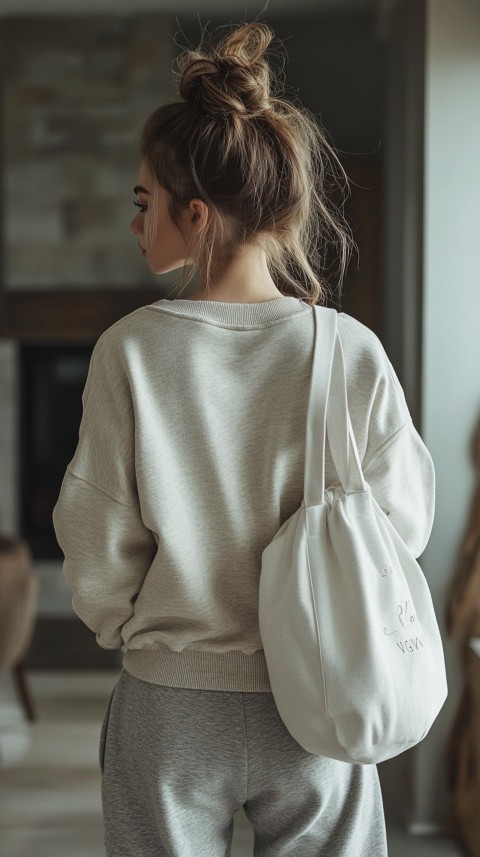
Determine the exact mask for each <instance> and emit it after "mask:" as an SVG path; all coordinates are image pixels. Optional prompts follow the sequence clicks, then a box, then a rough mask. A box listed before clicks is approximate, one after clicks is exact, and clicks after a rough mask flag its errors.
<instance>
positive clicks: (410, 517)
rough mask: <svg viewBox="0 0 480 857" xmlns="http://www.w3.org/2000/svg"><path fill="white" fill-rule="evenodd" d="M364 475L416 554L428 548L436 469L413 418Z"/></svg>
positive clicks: (393, 438) (392, 521) (368, 466)
mask: <svg viewBox="0 0 480 857" xmlns="http://www.w3.org/2000/svg"><path fill="white" fill-rule="evenodd" d="M363 475H364V477H365V480H366V481H367V482H368V484H369V485H370V488H371V491H372V494H373V496H374V497H375V500H376V501H377V503H378V505H379V506H380V507H381V509H383V511H384V512H385V513H386V514H387V515H388V516H389V519H390V521H391V523H392V524H393V526H394V527H395V529H396V530H397V532H398V533H399V535H400V536H401V537H402V539H403V541H404V542H405V544H406V545H407V547H408V548H409V549H410V551H411V552H412V554H413V556H414V557H416V558H418V557H419V556H420V555H421V554H422V553H423V551H424V550H425V548H426V546H427V543H428V540H429V538H430V534H431V531H432V527H433V520H434V516H435V469H434V465H433V461H432V458H431V456H430V453H429V452H428V449H427V448H426V446H425V444H424V443H423V440H422V438H421V437H420V435H419V433H418V432H417V430H416V428H415V426H414V425H413V422H412V419H411V418H409V419H408V421H407V422H406V423H405V424H404V425H403V427H402V428H400V429H399V430H398V431H397V432H396V434H395V435H394V436H393V437H392V438H390V439H389V441H388V442H387V443H386V444H385V445H384V446H383V447H382V448H381V449H380V450H379V451H378V452H377V454H376V455H374V457H373V458H372V459H371V461H370V462H369V463H368V465H367V466H366V467H365V466H364V467H363Z"/></svg>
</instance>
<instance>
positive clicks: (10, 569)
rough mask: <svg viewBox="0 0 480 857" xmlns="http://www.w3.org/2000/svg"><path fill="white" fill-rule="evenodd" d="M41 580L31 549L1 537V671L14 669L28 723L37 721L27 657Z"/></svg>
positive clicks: (17, 540) (21, 543)
mask: <svg viewBox="0 0 480 857" xmlns="http://www.w3.org/2000/svg"><path fill="white" fill-rule="evenodd" d="M37 598H38V578H37V576H36V575H35V573H34V570H33V564H32V556H31V552H30V548H29V547H28V545H27V544H26V542H24V541H22V540H21V539H13V538H8V537H5V536H0V669H10V670H11V671H12V676H13V681H14V685H15V688H16V690H17V693H18V696H19V699H20V703H21V705H22V709H23V711H24V713H25V716H26V718H27V720H28V721H29V722H30V723H33V722H34V721H35V720H36V719H37V716H36V712H35V707H34V704H33V700H32V697H31V694H30V691H29V688H28V685H27V680H26V673H25V655H26V653H27V650H28V647H29V645H30V642H31V639H32V635H33V631H34V628H35V619H36V606H37Z"/></svg>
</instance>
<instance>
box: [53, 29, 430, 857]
mask: <svg viewBox="0 0 480 857" xmlns="http://www.w3.org/2000/svg"><path fill="white" fill-rule="evenodd" d="M272 35H273V34H272V32H271V31H270V29H269V28H268V27H267V26H265V25H263V24H259V23H248V24H244V25H241V26H239V27H236V28H233V29H232V30H231V31H229V32H228V33H226V34H225V33H222V38H221V39H220V40H219V41H217V42H216V43H214V42H210V43H206V42H203V43H202V44H201V45H200V47H199V48H198V50H197V51H192V52H186V53H184V54H183V55H182V56H181V57H180V60H179V83H180V94H181V96H182V100H181V101H179V102H178V103H175V104H170V105H167V106H163V107H160V108H159V109H158V110H156V111H155V112H154V113H153V114H152V116H150V118H149V119H148V121H147V123H146V125H145V128H144V130H143V135H142V143H141V150H142V159H141V164H140V170H139V175H138V179H137V185H136V187H135V192H136V195H137V200H136V202H135V204H136V205H137V206H138V212H137V214H136V216H135V218H134V219H133V221H132V223H131V230H132V231H133V233H134V234H135V236H136V238H137V240H138V244H139V247H140V249H141V251H142V252H143V254H144V256H145V258H146V259H147V260H148V263H149V265H150V267H151V269H152V270H153V271H154V272H156V273H158V274H161V273H164V272H166V271H171V270H176V269H177V268H182V270H183V272H184V273H185V271H186V270H187V267H189V268H190V273H192V272H193V273H194V272H195V271H198V272H199V274H200V285H199V287H198V289H197V290H196V291H195V293H194V294H192V295H190V296H189V297H188V298H187V299H182V298H180V297H176V298H174V299H173V300H170V299H163V300H159V301H157V302H156V303H154V304H151V305H149V306H146V307H141V308H139V309H137V310H136V311H135V312H132V313H130V314H129V315H127V316H125V317H124V318H122V319H120V320H119V321H118V322H116V324H114V325H112V326H111V327H110V328H108V330H106V331H105V332H104V333H103V334H102V336H101V337H100V338H99V340H98V341H97V343H96V345H95V348H94V351H93V355H92V359H91V363H90V368H89V373H88V378H87V382H86V386H85V391H84V395H83V417H82V422H81V426H80V431H79V442H78V446H77V449H76V452H75V455H74V458H73V459H72V461H71V462H70V464H69V465H68V468H67V472H66V474H65V477H64V480H63V484H62V487H61V492H60V496H59V499H58V502H57V505H56V506H55V510H54V525H55V530H56V534H57V538H58V542H59V544H60V546H61V548H62V550H63V552H64V554H65V563H64V573H65V575H66V577H67V579H68V581H69V583H70V585H71V587H72V589H73V592H74V595H73V606H74V608H75V610H76V612H77V613H78V615H79V616H80V617H81V619H82V620H83V621H84V622H85V624H86V625H87V626H88V627H89V628H90V629H91V630H92V631H94V632H95V634H96V637H97V642H98V644H99V645H100V646H101V647H103V648H106V649H117V648H122V649H123V651H124V652H125V654H124V659H123V669H122V672H121V675H120V677H119V679H118V681H117V683H116V685H115V688H114V690H113V692H112V695H111V697H110V700H109V704H108V706H107V710H106V712H105V717H104V721H103V726H102V733H101V740H100V766H101V771H102V801H103V813H104V826H105V844H106V850H107V854H108V855H109V857H127V855H128V857H131V855H142V857H150V855H151V857H153V855H155V857H159V855H169V857H222V856H223V855H225V854H229V853H230V845H231V839H232V831H233V816H234V813H235V812H236V811H237V810H238V809H239V808H241V807H242V806H243V807H244V810H245V813H246V815H247V816H248V818H249V819H250V821H251V824H252V826H253V830H254V834H255V854H256V855H257V857H287V855H288V857H293V855H295V857H296V855H299V857H318V855H328V857H366V855H375V857H383V855H386V854H387V847H386V834H385V822H384V815H383V809H382V796H381V790H380V786H379V780H378V773H377V769H376V767H375V766H374V765H362V766H360V765H349V764H345V763H343V762H339V761H336V760H333V759H327V758H322V757H319V756H314V755H312V754H310V753H308V752H306V751H304V750H303V749H302V748H301V747H300V745H299V744H297V743H296V741H295V740H294V739H293V738H292V737H291V735H290V734H289V732H288V731H287V729H286V728H285V726H284V725H283V723H282V721H281V719H280V717H279V715H278V712H277V709H276V707H275V704H274V700H273V696H272V693H271V688H270V684H269V679H268V671H267V668H266V662H265V657H264V654H263V650H262V643H261V639H260V635H259V628H258V581H259V574H260V568H261V557H262V551H263V549H264V548H265V547H266V545H267V544H268V543H269V542H270V541H271V539H272V538H273V536H274V534H275V533H276V531H277V530H278V529H279V527H280V525H281V524H282V523H283V521H285V520H286V519H287V518H288V517H289V516H290V515H291V514H292V513H293V512H294V511H295V510H296V509H297V508H298V507H299V506H300V504H301V501H302V497H303V474H304V453H305V445H304V444H305V418H306V413H307V397H308V393H309V386H310V373H311V360H312V353H313V341H314V340H313V337H314V322H313V317H312V316H313V311H312V306H313V305H314V304H318V303H322V302H324V299H325V293H326V284H325V281H324V280H323V279H322V263H323V268H325V267H326V263H325V255H326V254H325V251H326V248H328V245H334V246H336V247H337V258H338V259H339V265H340V273H341V274H343V271H344V269H345V264H346V259H347V255H348V253H347V251H348V247H349V240H350V238H349V234H348V228H347V227H346V224H345V222H344V221H343V219H342V217H341V215H340V214H339V212H338V210H337V209H336V208H335V206H334V205H333V202H332V201H331V199H329V198H328V196H327V195H326V191H327V187H328V184H327V176H328V175H329V172H328V171H327V170H326V169H325V167H326V165H329V164H330V166H331V165H332V164H333V162H334V161H335V160H336V156H335V155H334V152H333V150H332V149H331V147H330V146H329V145H328V144H327V142H326V140H325V137H324V136H323V135H322V132H321V131H320V129H319V127H318V125H317V124H316V123H315V121H314V119H313V118H312V117H311V116H310V114H308V112H307V111H306V110H304V109H303V108H301V107H296V106H294V105H293V104H292V103H291V102H288V101H286V100H283V99H282V98H281V97H280V96H279V95H278V94H274V85H275V81H274V79H273V72H272V71H271V69H270V68H269V65H268V63H267V60H266V58H265V51H266V49H267V47H268V46H269V43H270V41H271V39H272ZM342 174H343V175H344V173H343V172H342ZM186 282H188V277H185V276H184V277H183V283H182V282H181V283H180V286H181V288H179V291H180V290H181V289H183V288H184V287H185V284H186ZM338 330H339V333H340V336H341V339H342V343H343V349H344V359H345V367H346V372H347V379H348V389H347V393H348V399H349V408H350V416H351V421H352V426H353V430H354V433H355V437H356V440H357V446H358V450H359V454H360V456H361V460H362V463H363V472H364V475H365V479H366V480H368V482H369V484H370V486H371V489H372V491H373V493H374V496H375V497H376V499H377V501H378V502H379V503H380V505H381V506H382V508H384V509H385V510H387V509H388V512H389V514H390V519H391V521H392V523H393V524H394V526H396V527H397V528H398V531H399V532H400V534H401V536H402V537H403V538H404V540H405V542H406V543H407V544H408V546H409V547H410V549H411V550H412V552H413V553H414V554H415V556H419V555H420V554H421V553H422V551H423V549H424V548H425V546H426V543H427V541H428V538H429V535H430V531H431V528H432V523H433V513H434V471H433V464H432V460H431V457H430V455H429V453H428V451H427V450H426V448H425V446H424V444H423V442H422V440H421V438H420V436H419V435H418V433H417V432H416V430H415V428H414V426H413V424H412V420H411V418H410V414H409V411H408V408H407V404H406V401H405V396H404V394H403V390H402V388H401V386H400V384H399V382H398V379H397V377H396V375H395V373H394V371H393V368H392V366H391V364H390V361H389V360H388V357H387V355H386V354H385V351H384V349H383V347H382V345H381V343H380V341H379V339H378V338H377V337H376V336H375V334H374V333H372V331H370V330H369V329H368V328H367V327H365V326H364V325H362V324H361V323H360V322H358V321H356V320H355V319H353V318H352V317H350V316H348V315H346V314H345V313H339V314H338ZM336 483H338V479H337V476H336V473H335V471H334V468H333V463H332V460H331V457H330V453H329V450H328V445H327V449H326V484H327V485H333V484H336ZM346 680H348V677H346Z"/></svg>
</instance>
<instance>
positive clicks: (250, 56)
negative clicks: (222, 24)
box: [177, 24, 273, 119]
mask: <svg viewBox="0 0 480 857" xmlns="http://www.w3.org/2000/svg"><path fill="white" fill-rule="evenodd" d="M272 38H273V33H272V31H271V30H270V29H269V27H267V26H266V25H265V24H255V25H248V24H246V25H244V26H243V27H238V28H237V29H236V30H234V31H233V33H231V34H229V35H228V36H226V37H225V38H223V39H222V41H221V42H220V43H219V44H217V45H216V46H212V45H208V44H207V45H206V46H204V47H203V50H196V51H185V52H184V53H183V54H181V56H180V57H179V58H178V61H177V64H178V69H179V73H180V85H179V91H180V95H181V96H182V97H183V98H185V100H186V101H191V102H192V103H193V104H194V105H195V106H196V107H197V108H198V109H199V110H202V111H204V112H205V113H207V114H210V115H212V116H215V115H216V114H223V115H231V114H232V113H237V114H239V115H240V116H242V117H244V118H251V119H253V118H254V117H256V116H259V115H261V114H262V113H264V112H265V111H266V110H268V109H269V108H270V77H271V75H270V68H269V66H268V64H267V62H266V60H265V59H264V54H265V51H266V50H267V48H268V46H269V44H270V42H271V41H272Z"/></svg>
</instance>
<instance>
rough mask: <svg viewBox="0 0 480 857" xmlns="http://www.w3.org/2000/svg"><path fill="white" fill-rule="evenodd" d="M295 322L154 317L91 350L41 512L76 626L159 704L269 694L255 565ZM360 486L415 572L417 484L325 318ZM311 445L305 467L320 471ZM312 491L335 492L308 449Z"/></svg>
mask: <svg viewBox="0 0 480 857" xmlns="http://www.w3.org/2000/svg"><path fill="white" fill-rule="evenodd" d="M314 332H315V328H314V318H313V309H312V308H311V307H309V306H308V305H307V304H305V303H303V302H302V301H301V300H299V299H297V298H294V297H281V298H275V299H273V300H268V301H263V302H261V303H230V302H220V301H196V300H188V299H186V300H184V299H181V298H177V299H174V300H168V299H162V300H159V301H157V302H156V303H154V304H151V305H149V306H143V307H140V308H139V309H137V310H135V311H134V312H132V313H130V314H129V315H127V316H125V317H124V318H122V319H120V320H119V321H117V322H116V323H115V324H113V325H112V326H111V327H109V328H108V329H107V330H106V331H105V332H104V333H103V334H102V335H101V336H100V338H99V339H98V340H97V342H96V345H95V347H94V350H93V353H92V357H91V360H90V365H89V371H88V376H87V380H86V384H85V389H84V392H83V395H82V403H83V415H82V420H81V424H80V428H79V439H78V445H77V448H76V451H75V454H74V456H73V459H72V460H71V462H70V463H69V464H68V466H67V470H66V473H65V476H64V479H63V482H62V486H61V489H60V494H59V497H58V500H57V503H56V505H55V509H54V512H53V524H54V528H55V532H56V537H57V540H58V543H59V545H60V547H61V549H62V551H63V553H64V557H65V559H64V565H63V572H64V574H65V577H66V578H67V580H68V582H69V585H70V586H71V588H72V591H73V599H72V604H73V608H74V610H75V612H76V613H77V614H78V616H79V617H80V619H82V621H83V622H84V623H85V624H86V625H87V626H88V627H89V628H90V629H91V630H92V631H93V632H94V633H95V634H96V639H97V642H98V645H99V646H101V647H102V648H105V649H118V648H121V649H122V650H123V652H124V656H123V666H124V668H125V669H126V670H127V671H129V672H130V673H132V674H133V675H135V676H137V677H138V678H141V679H143V680H144V681H148V682H154V683H156V684H162V685H169V686H171V687H189V688H198V689H205V690H209V689H210V690H225V691H270V690H271V688H270V684H269V681H268V672H267V667H266V662H265V657H264V654H263V650H262V643H261V639H260V635H259V627H258V584H259V576H260V570H261V557H262V551H263V549H264V548H265V547H266V545H267V544H268V543H269V542H270V541H271V540H272V538H273V536H274V535H275V533H276V532H277V530H278V529H279V527H280V526H281V524H282V523H283V522H284V521H285V520H286V519H287V518H289V517H290V515H292V514H293V512H295V511H296V509H298V507H299V506H300V504H301V501H302V499H303V474H304V454H305V430H306V414H307V405H308V395H309V389H310V372H311V364H312V357H313V343H314ZM338 332H339V334H340V337H341V340H342V346H343V351H344V360H345V369H346V375H347V395H348V405H349V411H350V417H351V422H352V428H353V431H354V434H355V438H356V441H357V447H358V451H359V455H360V460H361V461H362V467H363V472H364V476H365V479H366V481H367V482H368V483H369V485H370V487H371V490H372V493H373V495H374V497H375V498H376V500H377V502H378V503H379V505H380V506H381V507H382V508H383V509H384V510H385V511H386V512H387V513H388V514H389V516H390V520H391V522H392V524H393V525H394V526H395V527H396V529H397V531H398V532H399V533H400V535H401V536H402V538H403V539H404V541H405V542H406V544H407V545H408V547H409V548H410V550H411V551H412V553H413V554H414V556H415V557H419V556H420V554H421V553H422V552H423V550H424V548H425V547H426V544H427V541H428V539H429V536H430V532H431V529H432V525H433V518H434V506H435V472H434V466H433V462H432V459H431V456H430V454H429V452H428V450H427V449H426V447H425V445H424V443H423V441H422V439H421V437H420V435H419V434H418V432H417V431H416V429H415V427H414V425H413V423H412V419H411V416H410V414H409V411H408V407H407V404H406V401H405V396H404V393H403V390H402V388H401V385H400V383H399V381H398V378H397V377H396V375H395V372H394V370H393V367H392V365H391V363H390V361H389V359H388V357H387V355H386V352H385V350H384V348H383V346H382V344H381V342H380V340H379V339H378V337H377V336H376V335H375V334H374V333H373V332H372V331H371V330H370V329H369V328H367V327H366V326H365V325H363V324H361V323H360V322H359V321H357V320H356V319H354V318H352V317H351V316H349V315H347V314H346V313H338ZM321 441H322V439H321V438H319V454H321ZM325 463H326V486H327V487H328V486H331V485H335V484H338V478H337V475H336V473H335V470H334V467H333V462H332V459H331V456H330V451H329V448H328V441H327V444H326V458H325Z"/></svg>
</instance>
